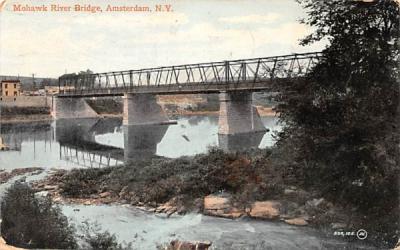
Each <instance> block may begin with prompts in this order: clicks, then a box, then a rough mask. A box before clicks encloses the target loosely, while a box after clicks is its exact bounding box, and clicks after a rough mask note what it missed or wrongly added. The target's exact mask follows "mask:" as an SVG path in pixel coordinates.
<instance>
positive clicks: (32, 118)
mask: <svg viewBox="0 0 400 250" xmlns="http://www.w3.org/2000/svg"><path fill="white" fill-rule="evenodd" d="M257 110H258V113H259V114H260V116H261V117H263V116H266V117H267V116H268V117H270V116H277V113H276V112H275V111H274V110H273V109H272V108H265V107H261V106H257ZM167 114H168V115H186V116H191V115H218V114H219V111H190V110H178V111H174V112H167ZM99 117H100V118H122V117H123V115H122V114H99ZM53 120H54V118H53V117H52V116H51V115H50V114H48V115H15V116H1V115H0V123H2V124H6V123H21V122H23V123H29V122H41V121H53Z"/></svg>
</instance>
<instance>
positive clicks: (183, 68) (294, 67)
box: [59, 52, 322, 95]
mask: <svg viewBox="0 0 400 250" xmlns="http://www.w3.org/2000/svg"><path fill="white" fill-rule="evenodd" d="M321 56H322V54H321V53H320V52H313V53H304V54H292V55H285V56H274V57H265V58H253V59H245V60H232V61H222V62H211V63H200V64H186V65H178V66H168V67H158V68H147V69H140V70H128V71H117V72H107V73H96V74H78V75H77V74H68V75H64V76H61V77H60V78H59V87H60V93H61V94H63V93H64V94H77V95H78V94H84V93H86V92H91V93H93V92H95V91H99V92H101V91H107V90H110V89H120V90H121V91H125V92H128V91H129V90H130V89H133V88H137V87H141V86H147V87H157V86H165V85H183V84H186V85H187V84H235V83H243V82H255V83H256V82H263V81H271V80H273V79H279V78H285V79H287V78H292V77H301V76H304V75H306V74H307V72H308V71H309V70H310V69H311V68H312V67H313V66H314V65H315V64H316V63H317V62H318V60H319V58H320V57H321Z"/></svg>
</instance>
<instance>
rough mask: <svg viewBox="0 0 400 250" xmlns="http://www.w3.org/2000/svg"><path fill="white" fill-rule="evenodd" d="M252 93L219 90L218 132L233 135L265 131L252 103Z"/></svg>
mask: <svg viewBox="0 0 400 250" xmlns="http://www.w3.org/2000/svg"><path fill="white" fill-rule="evenodd" d="M252 96H253V93H252V92H250V91H243V92H236V91H235V92H233V91H232V92H221V93H220V94H219V101H220V108H219V120H218V134H220V135H235V134H244V133H252V132H266V131H267V129H266V128H265V127H264V125H263V123H262V121H261V118H260V115H259V114H258V111H257V108H256V107H254V106H253V105H252V102H253V100H252Z"/></svg>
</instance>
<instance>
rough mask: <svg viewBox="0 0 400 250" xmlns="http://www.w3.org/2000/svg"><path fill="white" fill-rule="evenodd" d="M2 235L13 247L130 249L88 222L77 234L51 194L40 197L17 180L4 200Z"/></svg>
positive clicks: (2, 202) (130, 247) (2, 206)
mask: <svg viewBox="0 0 400 250" xmlns="http://www.w3.org/2000/svg"><path fill="white" fill-rule="evenodd" d="M1 215H2V222H1V236H2V237H3V238H4V239H5V241H6V242H7V243H8V244H10V245H13V246H17V247H22V248H27V249H38V248H40V249H87V250H90V249H93V250H110V249H113V250H124V249H126V250H128V249H132V246H131V245H130V244H128V245H127V246H123V245H122V244H119V243H118V242H117V239H116V237H115V235H113V234H110V233H109V232H108V231H104V232H103V231H101V228H100V227H99V226H98V225H97V224H90V223H89V222H85V223H84V224H83V226H80V229H81V231H82V232H83V233H82V235H78V234H77V232H76V228H75V227H74V225H71V224H70V223H69V222H68V219H67V217H66V216H64V215H63V214H62V212H61V210H60V208H59V207H58V206H57V205H55V204H54V203H53V201H52V200H51V199H50V198H49V197H39V196H37V195H36V194H35V192H34V190H33V189H32V188H31V187H30V186H29V185H27V184H25V183H21V182H16V183H14V184H13V185H12V186H11V187H10V188H9V189H8V190H7V192H6V193H5V196H4V198H2V201H1Z"/></svg>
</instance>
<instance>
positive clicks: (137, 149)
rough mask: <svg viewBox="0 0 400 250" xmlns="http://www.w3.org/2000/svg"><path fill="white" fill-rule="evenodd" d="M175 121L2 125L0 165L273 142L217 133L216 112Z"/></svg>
mask: <svg viewBox="0 0 400 250" xmlns="http://www.w3.org/2000/svg"><path fill="white" fill-rule="evenodd" d="M262 119H263V122H264V125H265V126H266V127H267V128H270V129H272V130H274V129H279V127H278V126H277V125H276V119H275V118H272V117H263V118H262ZM177 121H178V124H176V125H158V126H154V125H152V126H123V125H122V119H119V118H112V119H74V120H73V119H70V120H57V121H54V122H41V123H38V122H36V123H26V124H7V125H5V124H2V126H1V127H0V136H1V137H2V138H3V142H4V143H5V144H7V145H8V146H9V147H10V148H11V149H12V151H4V152H0V168H5V169H14V168H22V167H44V168H51V167H61V168H72V167H103V166H113V165H116V164H122V163H123V162H127V163H129V162H132V161H136V160H138V159H144V158H151V157H154V156H163V157H168V158H175V157H180V156H183V155H195V154H199V153H204V152H206V151H207V149H208V147H209V146H218V145H219V146H220V147H221V148H223V149H224V150H229V151H232V150H241V149H243V148H249V147H260V148H264V147H266V146H270V145H272V144H273V143H274V142H273V139H272V137H271V132H268V133H266V134H260V133H258V134H246V135H237V136H219V135H218V134H217V133H218V117H217V116H190V117H179V118H178V120H177Z"/></svg>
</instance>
